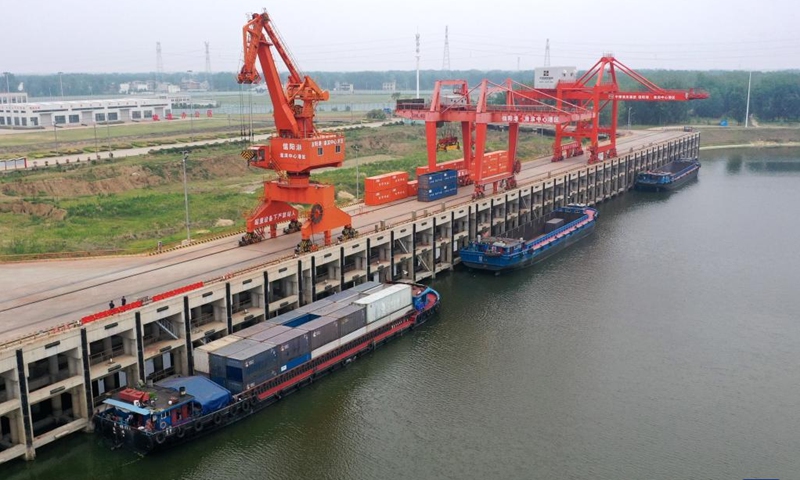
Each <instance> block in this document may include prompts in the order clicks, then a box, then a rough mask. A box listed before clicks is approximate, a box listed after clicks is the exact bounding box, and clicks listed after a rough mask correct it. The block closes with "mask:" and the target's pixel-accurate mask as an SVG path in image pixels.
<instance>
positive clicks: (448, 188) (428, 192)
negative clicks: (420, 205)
mask: <svg viewBox="0 0 800 480" xmlns="http://www.w3.org/2000/svg"><path fill="white" fill-rule="evenodd" d="M448 182H449V183H448V184H439V185H438V186H436V187H431V188H425V189H423V188H422V187H420V189H419V191H418V192H417V200H418V201H420V202H433V201H436V200H440V199H442V198H447V197H452V196H453V195H456V194H457V193H458V179H457V178H454V179H452V180H451V181H448Z"/></svg>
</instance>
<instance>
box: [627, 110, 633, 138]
mask: <svg viewBox="0 0 800 480" xmlns="http://www.w3.org/2000/svg"><path fill="white" fill-rule="evenodd" d="M631 110H633V108H631V107H628V131H629V132H630V131H631Z"/></svg>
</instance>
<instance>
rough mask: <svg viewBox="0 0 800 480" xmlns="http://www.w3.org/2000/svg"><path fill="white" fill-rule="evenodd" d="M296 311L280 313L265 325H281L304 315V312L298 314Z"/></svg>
mask: <svg viewBox="0 0 800 480" xmlns="http://www.w3.org/2000/svg"><path fill="white" fill-rule="evenodd" d="M297 310H298V309H295V310H290V311H288V312H286V313H282V314H280V315H278V316H277V317H273V318H270V319H269V320H267V323H272V324H274V325H283V324H284V323H287V322H290V321H292V320H294V319H295V318H297V317H302V316H303V315H305V312H298V311H297Z"/></svg>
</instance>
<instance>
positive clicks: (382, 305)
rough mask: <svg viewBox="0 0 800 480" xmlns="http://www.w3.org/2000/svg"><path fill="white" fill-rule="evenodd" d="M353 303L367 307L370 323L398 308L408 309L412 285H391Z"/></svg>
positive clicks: (368, 321) (368, 322)
mask: <svg viewBox="0 0 800 480" xmlns="http://www.w3.org/2000/svg"><path fill="white" fill-rule="evenodd" d="M353 304H354V305H363V306H364V307H365V308H366V311H367V324H370V323H372V322H374V321H376V320H380V319H381V318H383V317H386V316H388V315H390V314H392V313H394V312H397V311H398V310H401V309H408V308H409V307H410V306H411V285H404V284H396V285H390V286H389V287H386V288H385V289H383V290H381V291H380V292H377V293H373V294H372V295H369V296H367V297H364V298H360V299H358V300H356V301H355V302H353Z"/></svg>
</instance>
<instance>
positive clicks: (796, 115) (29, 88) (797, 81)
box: [0, 70, 800, 125]
mask: <svg viewBox="0 0 800 480" xmlns="http://www.w3.org/2000/svg"><path fill="white" fill-rule="evenodd" d="M639 73H641V74H642V75H644V76H645V77H646V78H648V79H649V80H650V81H652V82H653V83H655V84H656V85H659V86H660V87H662V88H666V89H689V88H696V89H701V90H705V91H707V92H709V93H710V95H711V97H710V98H709V99H707V100H698V101H692V102H623V103H621V104H620V109H619V119H618V120H619V122H620V123H621V124H625V123H627V120H628V115H629V114H630V117H631V123H633V124H644V125H666V124H676V123H677V124H680V123H690V122H718V121H721V120H728V121H729V123H730V124H736V123H743V122H744V117H745V109H746V103H747V83H748V75H749V74H748V72H741V71H679V70H642V71H641V72H639ZM307 74H308V75H310V76H311V77H312V78H314V79H315V80H316V81H317V83H318V84H319V85H320V86H322V87H323V88H325V89H328V90H331V91H332V90H334V89H335V88H336V86H337V84H339V85H341V84H344V83H348V84H352V85H353V87H354V88H355V90H357V91H359V90H372V91H380V90H382V88H383V84H384V83H386V82H395V85H396V88H397V90H400V91H404V92H413V91H414V90H415V89H416V72H415V71H401V70H393V71H385V72H377V71H364V72H307ZM159 78H160V81H163V82H168V83H172V84H176V85H179V84H180V83H181V82H182V81H183V80H186V79H192V80H196V81H207V82H208V83H209V84H210V86H211V88H212V89H213V90H217V91H239V90H240V89H245V90H246V89H248V88H250V87H248V86H240V85H239V84H237V82H236V78H235V75H234V74H233V73H232V72H215V73H212V74H210V75H206V74H204V73H201V72H200V73H199V72H178V73H165V74H162V75H161V76H160V77H159ZM282 78H284V79H285V78H286V74H283V75H282ZM445 78H450V79H461V80H466V81H467V82H468V84H469V85H471V86H476V87H477V86H478V85H479V84H480V82H481V81H482V80H483V79H484V78H486V79H488V80H490V81H492V82H494V83H498V84H502V83H503V82H504V81H505V80H506V79H507V78H511V79H514V80H515V81H517V82H520V83H526V84H531V83H532V79H533V71H531V70H527V71H503V70H492V71H480V70H462V71H439V70H423V71H421V72H420V89H421V90H422V91H430V90H431V89H433V85H434V82H435V81H436V80H439V79H445ZM156 79H157V75H156V74H155V73H152V72H151V73H98V74H89V73H63V74H61V75H58V74H50V75H16V74H14V73H10V74H8V75H7V76H6V78H5V79H3V80H5V81H6V82H3V80H0V90H3V91H5V87H6V85H8V87H9V89H10V90H11V91H16V89H17V86H18V85H19V84H20V83H23V84H24V90H25V91H26V92H28V94H29V96H30V97H32V98H35V97H50V98H57V97H60V96H61V93H62V88H63V94H64V95H65V96H67V97H76V96H87V95H115V94H118V92H119V85H120V84H121V83H126V82H130V81H135V80H139V81H151V82H154V81H156ZM619 81H620V84H621V88H622V89H623V90H641V89H642V87H641V86H639V85H638V84H636V83H635V82H634V81H633V80H632V79H630V78H628V77H627V76H621V77H619ZM3 83H5V84H3ZM750 113H751V114H753V115H754V116H755V117H756V118H757V119H758V120H760V121H765V122H794V121H798V120H800V71H796V70H791V71H777V72H754V73H753V76H752V85H751V98H750Z"/></svg>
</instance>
